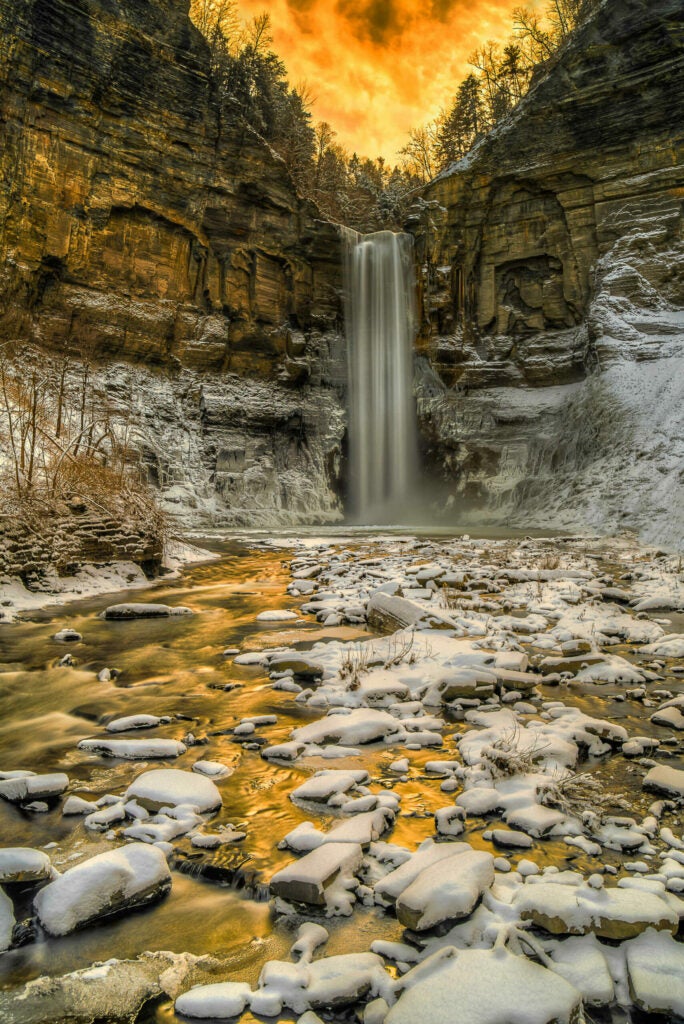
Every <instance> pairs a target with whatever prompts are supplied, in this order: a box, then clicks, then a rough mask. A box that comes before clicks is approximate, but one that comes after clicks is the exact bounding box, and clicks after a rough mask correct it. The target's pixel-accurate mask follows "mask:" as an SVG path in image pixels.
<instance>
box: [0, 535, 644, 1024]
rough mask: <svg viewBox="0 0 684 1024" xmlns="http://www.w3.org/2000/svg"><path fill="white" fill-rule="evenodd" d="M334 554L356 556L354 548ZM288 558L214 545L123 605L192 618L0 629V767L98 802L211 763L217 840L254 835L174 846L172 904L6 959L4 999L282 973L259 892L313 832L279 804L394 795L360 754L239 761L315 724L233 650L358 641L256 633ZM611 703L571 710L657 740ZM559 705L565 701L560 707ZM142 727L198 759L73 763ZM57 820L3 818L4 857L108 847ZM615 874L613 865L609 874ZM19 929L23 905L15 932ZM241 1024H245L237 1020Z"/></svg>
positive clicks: (428, 788) (547, 855)
mask: <svg viewBox="0 0 684 1024" xmlns="http://www.w3.org/2000/svg"><path fill="white" fill-rule="evenodd" d="M345 546H349V547H351V548H352V550H353V541H351V543H348V544H346V545H345ZM288 557H289V552H288V550H287V549H282V550H281V551H273V550H266V549H263V548H262V549H258V548H255V547H253V546H252V547H250V546H249V545H243V544H240V543H237V542H236V543H232V542H227V543H224V544H223V545H221V557H220V559H219V560H217V561H215V562H211V563H205V564H202V565H197V566H195V567H194V568H192V569H190V570H189V571H188V572H187V573H186V574H185V575H184V577H183V578H182V579H179V580H174V581H172V582H167V583H164V582H160V583H158V584H157V585H156V586H155V587H153V588H152V589H151V590H150V591H149V592H147V593H146V594H145V595H141V594H140V593H138V594H136V595H135V596H134V598H133V599H134V600H155V601H163V602H166V603H169V604H184V605H185V604H187V605H189V606H190V607H191V608H192V609H193V610H194V611H195V613H196V614H195V615H193V616H192V617H175V618H171V619H159V620H144V621H142V620H138V621H129V622H111V621H105V620H103V619H101V618H99V617H98V612H100V611H101V610H102V609H103V608H104V607H106V606H107V605H108V604H113V603H116V602H117V600H121V599H122V597H121V596H120V595H118V596H117V595H109V597H108V598H98V599H97V600H84V601H80V602H74V603H72V604H71V605H68V606H65V607H63V608H59V609H55V608H50V609H46V610H45V611H43V612H39V613H34V614H32V615H31V617H30V619H27V620H23V621H20V622H17V623H15V624H13V625H3V626H0V750H1V751H2V758H1V762H0V767H2V768H3V769H5V770H6V769H17V768H26V769H31V770H33V771H39V772H40V771H56V770H63V771H65V772H67V774H68V775H69V777H70V779H71V786H70V792H74V793H77V794H79V795H81V796H83V797H85V798H86V799H97V798H98V797H100V796H102V795H104V794H106V793H121V792H122V791H123V790H124V789H125V787H126V786H127V785H128V784H130V782H131V781H132V779H133V778H134V777H135V776H137V775H138V774H140V773H141V772H142V771H145V770H148V769H149V768H150V767H155V766H159V765H160V764H166V765H171V764H172V765H173V766H175V767H179V768H189V767H190V766H191V765H192V763H193V762H194V761H196V760H199V759H204V758H209V759H215V760H219V761H222V762H223V763H225V764H227V765H230V766H232V767H234V768H235V772H234V774H233V775H232V776H231V777H230V778H229V779H226V780H225V781H222V782H220V783H219V786H220V788H221V791H222V795H223V800H224V806H223V808H222V810H221V812H220V813H219V814H218V815H217V817H216V818H215V819H214V822H215V823H217V824H220V823H228V822H231V823H233V824H234V825H236V826H240V827H241V828H242V829H243V830H244V831H245V832H246V833H247V837H246V839H245V840H244V842H243V843H241V844H238V846H237V848H234V847H230V846H229V847H223V848H222V849H219V850H218V851H198V850H194V849H193V848H192V847H191V846H190V844H189V842H188V841H187V840H185V841H181V842H180V843H178V844H177V845H178V847H179V852H178V853H177V854H176V855H175V856H174V859H173V861H172V865H173V867H174V871H173V888H172V891H171V893H170V895H169V896H168V898H166V899H165V900H163V901H162V902H161V903H158V904H156V905H154V906H151V907H150V908H148V909H146V910H143V911H139V912H134V913H129V914H127V915H125V916H123V917H121V918H119V919H116V920H112V921H110V922H109V923H107V924H103V925H101V926H97V927H90V928H87V929H86V930H84V931H81V932H77V933H75V934H73V935H71V936H68V937H66V938H62V939H54V940H53V939H47V938H45V937H40V938H39V940H38V941H37V942H35V943H32V944H30V945H27V946H24V947H22V948H20V949H18V950H15V951H13V952H11V953H8V954H6V955H4V956H3V957H0V987H14V986H16V985H18V984H20V983H22V982H24V981H27V980H29V979H31V978H34V977H37V976H38V975H41V974H49V975H59V974H63V973H66V972H68V971H71V970H76V969H79V968H82V967H86V966H88V965H90V964H92V963H93V962H94V961H98V960H106V959H108V958H110V957H119V958H126V957H135V956H136V955H137V954H139V953H140V952H142V951H144V950H148V949H149V950H156V949H164V950H171V951H174V952H184V951H188V952H192V953H196V954H201V953H211V954H214V955H217V956H220V957H221V958H222V959H224V960H225V962H226V964H227V966H226V967H224V968H223V970H222V977H225V976H226V975H228V974H230V975H231V976H233V977H235V978H239V979H244V980H247V981H249V982H252V983H255V982H256V979H257V977H258V974H259V971H260V969H261V967H262V965H263V964H264V962H265V961H266V960H268V959H272V958H283V957H286V956H287V951H288V949H289V947H290V945H291V943H292V938H293V935H292V933H293V930H294V929H295V928H296V926H297V925H298V924H299V923H300V922H299V920H296V919H295V920H292V919H290V920H289V921H288V920H287V919H285V920H280V921H276V920H275V919H274V918H273V916H272V912H271V909H270V907H269V904H268V902H267V901H266V900H265V898H264V897H265V885H264V883H265V882H267V880H268V878H270V876H271V875H272V874H273V872H274V871H275V870H277V869H278V868H279V867H281V866H282V865H284V864H285V863H286V862H288V861H290V860H291V859H292V855H291V854H290V853H288V852H286V851H280V850H278V848H277V843H278V841H279V840H280V839H281V838H282V837H283V836H284V835H285V834H286V833H287V832H289V831H290V830H291V829H292V828H293V827H294V826H295V825H297V824H299V823H300V822H302V821H305V820H307V819H310V818H311V817H312V815H311V813H308V814H307V812H305V811H304V810H302V809H300V808H298V807H296V806H295V805H294V804H293V803H292V802H291V801H290V799H289V794H290V792H291V791H292V789H294V788H295V786H297V785H298V784H299V783H301V782H302V781H303V779H304V778H306V777H307V776H308V775H309V774H310V773H311V772H312V771H314V770H318V769H320V768H322V767H344V766H346V765H349V766H350V767H355V768H356V767H365V768H367V769H368V770H369V772H370V773H371V777H372V779H373V783H374V784H375V785H377V784H380V785H386V786H392V785H396V784H397V779H396V776H393V775H392V773H391V772H390V771H389V765H390V763H391V762H392V761H393V760H394V758H395V757H396V756H397V751H396V750H394V751H393V750H391V749H390V750H388V749H386V748H385V747H382V746H379V745H373V746H371V747H370V748H368V749H364V753H363V755H362V757H360V758H353V759H351V760H349V761H335V762H333V763H332V764H331V762H329V761H327V762H326V761H322V760H319V759H313V758H309V759H307V761H306V763H305V764H296V765H293V766H291V767H283V766H281V765H274V764H270V763H268V762H267V761H265V760H263V759H262V758H261V757H260V754H259V750H250V749H246V748H245V747H243V746H242V745H241V744H240V743H237V742H235V741H234V740H233V738H232V736H231V735H230V734H229V733H227V732H226V730H229V729H231V728H232V727H233V726H234V725H235V724H236V723H237V722H238V721H239V720H240V719H241V718H242V717H244V716H247V715H254V714H275V715H277V716H278V722H277V724H276V725H273V726H268V727H265V728H263V729H260V730H259V734H260V735H261V736H262V737H263V738H264V741H267V742H268V743H269V744H273V743H277V742H281V741H284V740H285V739H287V738H288V737H289V733H290V730H291V729H292V728H294V727H295V726H296V725H299V724H302V723H303V722H304V721H309V720H312V719H314V718H317V717H320V712H318V713H315V712H311V711H309V710H306V709H302V708H300V706H299V705H298V704H296V703H295V702H294V701H293V699H292V695H291V694H288V693H283V692H279V691H275V690H273V689H272V688H271V686H270V682H269V680H268V678H267V677H266V676H265V675H264V672H263V670H262V669H260V668H248V667H237V666H235V665H233V664H232V661H231V660H230V659H226V658H224V657H223V653H222V652H223V650H224V649H225V648H226V647H242V648H243V649H245V650H257V649H259V648H264V647H273V646H278V645H280V644H287V645H296V646H298V647H300V648H301V649H306V648H307V647H309V646H310V645H311V644H312V643H313V642H314V641H316V640H320V639H335V638H340V639H353V638H355V637H357V636H360V635H364V636H366V635H367V634H366V633H365V632H362V631H361V630H360V629H358V628H356V627H348V626H347V627H336V628H328V629H323V628H322V627H320V626H319V625H318V624H317V623H316V622H315V621H313V620H311V619H300V620H298V621H297V622H295V623H294V624H293V625H291V624H289V623H287V624H286V625H285V626H283V623H278V624H270V625H267V624H264V625H263V626H260V625H259V623H257V622H256V615H257V614H258V613H259V612H260V611H263V610H265V609H268V608H293V609H296V608H297V607H298V605H299V604H301V598H298V599H295V598H289V597H288V596H287V595H286V592H285V588H286V586H287V583H288V582H289V574H288V570H287V563H286V560H287V558H288ZM128 599H130V596H128ZM65 625H69V626H71V627H73V628H75V629H77V630H78V631H79V632H80V633H82V634H83V641H82V643H79V644H76V645H70V646H69V647H68V650H70V651H71V653H72V654H73V655H74V657H75V658H76V659H77V662H78V664H77V666H76V667H75V668H64V667H58V665H57V662H58V660H59V659H60V657H61V656H62V655H63V654H64V653H65V649H67V648H65V645H64V644H59V643H57V642H55V641H54V640H53V639H52V636H53V634H54V633H55V632H56V631H57V629H59V628H62V627H63V626H65ZM105 666H108V667H116V668H119V669H121V670H122V674H121V677H120V678H119V679H118V680H117V683H116V684H115V683H102V682H99V681H98V680H97V674H96V673H97V672H99V671H100V669H102V668H103V667H105ZM619 689H620V688H619V687H602V688H594V689H593V690H591V688H587V690H586V692H584V693H574V692H573V695H572V698H570V700H571V702H572V703H579V704H580V705H581V706H582V707H583V708H584V709H585V710H587V711H588V712H590V713H591V714H597V715H600V716H602V717H605V716H609V717H612V718H615V719H620V720H621V721H622V722H623V724H624V725H625V726H626V727H627V728H628V729H629V730H630V732H635V733H641V734H643V733H644V732H646V731H650V732H652V731H653V728H654V727H653V726H652V725H651V723H650V722H649V721H648V718H647V717H646V716H645V714H644V709H643V708H642V707H641V705H636V704H634V703H633V702H624V703H621V704H616V703H615V702H614V701H613V700H612V697H613V695H614V694H615V693H616V692H618V690H619ZM546 695H547V696H549V697H558V695H559V693H558V690H547V691H546ZM561 697H562V699H564V700H568V699H569V698H568V695H567V694H566V693H565V692H564V693H563V694H561ZM145 712H147V713H152V714H156V715H169V716H173V720H172V722H171V723H170V724H168V725H165V726H161V727H160V728H159V729H155V730H153V731H148V732H146V733H142V734H139V735H147V736H152V735H153V736H155V737H156V736H163V737H168V738H175V739H182V738H184V737H185V736H186V734H187V733H188V732H189V731H191V732H192V733H193V734H194V735H195V737H196V738H198V739H201V740H207V741H208V742H207V744H206V745H200V746H191V747H189V749H188V751H187V753H186V754H184V755H183V756H182V757H180V758H179V759H177V760H176V761H174V762H149V763H141V762H130V761H121V760H115V759H107V758H102V757H99V756H96V755H91V754H87V753H85V752H83V751H79V750H78V749H77V743H78V742H79V740H81V739H83V738H85V737H87V736H95V735H102V732H103V724H104V723H105V722H106V721H107V720H109V719H110V718H113V717H115V716H116V717H118V716H121V715H128V714H137V713H145ZM453 731H454V730H453V728H452V729H449V728H448V727H447V729H446V730H445V746H444V749H443V751H442V752H437V751H435V750H434V749H432V750H424V751H421V752H420V753H416V752H414V753H413V754H412V758H411V760H412V772H411V777H410V779H409V780H408V781H407V782H402V783H401V787H400V790H399V791H400V792H401V795H402V813H401V814H400V815H399V816H398V818H397V822H396V826H395V828H394V831H393V833H392V835H391V838H390V841H392V842H395V843H399V844H402V845H405V846H408V847H410V848H415V846H416V844H417V843H418V842H420V841H421V840H422V839H424V838H426V837H428V836H430V835H432V834H433V829H434V823H433V817H432V815H433V814H434V811H435V810H436V809H437V808H439V807H441V806H444V805H445V804H446V803H448V802H450V800H451V799H452V797H450V796H447V795H446V794H444V793H442V792H441V791H440V788H439V780H437V781H435V779H434V778H432V779H427V778H426V777H425V776H424V775H423V774H421V771H420V769H421V767H422V765H423V764H424V762H425V761H427V760H432V759H434V758H435V757H448V756H453V741H452V739H451V733H452V732H453ZM128 735H129V736H130V735H131V734H128ZM595 767H596V770H598V771H605V772H610V773H612V775H611V784H615V785H616V786H617V787H618V788H619V789H623V790H627V791H628V792H630V794H631V796H632V797H633V798H634V801H635V805H636V804H638V803H640V802H641V803H643V802H644V800H645V797H644V796H642V794H641V792H640V787H639V783H640V777H639V776H636V777H635V778H634V777H632V775H631V774H630V772H631V771H632V769H631V768H630V766H629V765H628V764H627V763H626V762H625V761H624V760H623V759H622V758H611V759H610V761H609V762H607V763H606V764H604V765H601V764H600V763H599V762H597V763H596V766H595ZM645 802H646V803H647V802H648V800H645ZM60 804H61V801H59V802H58V804H57V806H55V807H53V808H52V809H51V810H50V811H49V812H48V813H44V814H30V813H29V812H26V811H22V810H21V809H19V808H17V807H15V806H13V805H11V804H8V803H5V802H4V801H0V840H1V841H0V845H3V846H8V845H17V846H19V845H26V846H34V847H39V848H40V847H43V846H45V845H46V844H52V843H55V844H56V846H55V847H52V848H51V849H50V854H51V857H52V858H53V861H54V863H55V864H56V865H57V866H58V867H60V868H62V869H64V868H67V867H69V866H70V865H71V864H75V863H79V861H80V860H81V858H84V857H87V856H92V855H93V854H95V853H98V852H101V851H103V850H105V849H112V843H111V841H109V840H107V839H105V838H104V837H103V836H102V835H101V834H98V833H92V832H88V831H87V830H86V829H85V827H84V825H83V823H82V821H81V820H79V819H75V818H73V817H69V818H63V817H62V815H61V810H60ZM641 810H642V813H643V810H644V809H643V808H642V809H641ZM315 821H316V825H317V826H318V827H323V828H325V827H328V825H329V824H330V822H331V821H332V819H331V818H329V817H325V816H319V817H317V818H316V819H315ZM487 827H491V822H489V823H488V822H484V821H477V820H475V821H472V822H471V823H470V826H469V835H468V839H469V841H470V842H471V843H472V844H473V845H474V846H480V845H481V846H483V847H485V846H486V844H485V842H484V840H482V838H481V833H482V832H483V831H484V830H485V829H486V828H487ZM583 858H584V855H583V854H582V853H581V852H580V851H578V850H570V849H569V848H568V847H567V846H564V845H563V844H561V843H558V842H546V843H543V844H542V843H540V844H539V845H538V847H537V848H536V849H535V859H536V860H538V861H539V863H540V864H543V863H549V862H553V863H557V864H559V865H561V866H567V865H570V864H572V863H574V864H577V865H582V862H583ZM610 858H611V854H610V853H609V852H607V853H606V859H607V860H610ZM17 909H18V910H20V908H17ZM29 912H30V911H29V906H28V905H27V907H26V908H25V910H24V914H22V913H21V912H19V913H18V914H17V918H18V919H19V918H20V917H22V916H25V915H28V913H29ZM325 924H326V927H328V928H329V929H330V931H331V940H330V943H329V945H328V948H327V952H328V953H337V952H351V951H354V950H358V951H366V950H367V949H368V948H369V945H370V943H371V942H372V940H373V939H375V938H384V939H388V940H396V939H399V938H400V935H401V931H402V929H401V927H400V925H399V924H398V923H397V921H396V919H395V918H394V917H392V916H391V915H387V914H385V913H383V912H382V911H381V910H379V909H364V908H357V909H355V911H354V914H353V915H352V917H351V918H337V919H333V920H330V921H326V922H325ZM151 1012H153V1016H151V1017H149V1018H146V1020H147V1019H149V1020H150V1021H151V1020H156V1021H158V1022H161V1021H164V1022H169V1021H172V1020H175V1019H176V1018H175V1017H174V1014H173V1009H172V1005H171V1003H170V1002H169V1001H168V1000H167V1001H165V1002H163V1003H161V1004H160V1005H159V1006H158V1007H156V1008H155V1009H154V1011H151ZM249 1019H250V1018H249V1015H248V1016H247V1017H246V1018H245V1020H249ZM282 1019H286V1018H282Z"/></svg>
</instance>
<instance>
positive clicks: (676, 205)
mask: <svg viewBox="0 0 684 1024" xmlns="http://www.w3.org/2000/svg"><path fill="white" fill-rule="evenodd" d="M682 17H683V11H682V6H681V4H680V3H679V2H678V0H607V2H605V3H604V4H603V5H602V6H601V7H600V9H599V10H598V12H597V14H596V15H595V16H594V18H593V19H592V20H591V21H590V22H589V23H588V24H587V25H585V26H584V27H583V28H582V29H581V30H580V31H579V33H578V34H577V36H576V37H575V38H574V39H572V40H571V41H570V42H569V43H568V44H566V45H565V47H564V48H563V49H562V50H561V51H560V52H559V53H558V54H557V55H556V57H555V58H554V60H553V63H552V65H551V66H548V67H543V68H542V69H540V71H539V72H538V74H537V81H536V84H534V85H533V87H532V89H531V91H530V93H529V95H528V96H527V97H526V99H525V100H524V101H523V102H522V103H521V104H520V106H519V108H518V109H517V110H516V111H515V112H514V114H513V115H512V117H511V118H510V119H509V120H508V121H507V122H504V123H502V124H501V125H500V126H498V127H497V128H496V129H495V130H494V131H493V132H492V133H491V134H490V136H489V137H488V138H486V139H485V140H484V141H483V142H482V143H481V144H480V145H479V146H478V147H477V148H476V149H475V150H474V151H473V152H472V153H471V154H470V155H469V156H468V157H466V158H465V160H463V161H461V162H460V163H459V164H455V165H454V166H453V167H452V168H451V169H450V171H448V172H447V173H445V174H443V175H442V176H441V177H440V178H438V179H437V181H436V182H435V183H434V184H433V185H431V186H430V187H429V188H428V190H427V193H426V196H425V200H426V201H427V204H428V205H425V204H423V205H422V206H421V207H420V208H417V209H416V211H415V216H414V217H413V219H412V223H411V227H412V230H414V231H415V233H416V234H417V236H418V238H419V247H420V253H421V256H422V257H423V259H424V260H426V261H427V262H428V264H429V266H428V273H427V275H426V276H424V279H423V283H422V289H423V305H424V311H425V315H424V323H423V329H422V333H421V338H420V341H419V349H420V352H421V354H422V355H423V356H424V357H425V358H424V359H423V360H422V361H421V374H420V376H421V383H420V387H419V396H420V397H419V402H420V411H421V414H422V417H421V418H422V426H423V430H424V433H425V436H426V444H427V446H428V448H429V449H430V450H431V452H432V455H433V457H434V459H435V462H436V463H437V464H438V465H439V466H440V468H441V471H442V473H443V475H444V476H446V477H447V478H448V479H449V488H450V490H451V493H452V494H453V495H454V498H455V499H456V503H457V504H462V503H463V502H464V501H467V500H468V499H470V500H471V501H473V502H475V503H477V504H483V505H485V506H486V507H487V508H488V509H489V511H490V513H491V514H492V515H493V516H494V517H498V518H500V519H506V521H510V516H511V514H517V515H518V516H519V521H520V522H521V523H523V522H524V523H527V524H529V523H530V521H531V520H532V521H534V519H537V520H539V522H540V523H541V522H542V521H544V522H546V523H548V522H549V521H552V520H553V519H554V517H555V519H556V521H558V522H559V523H561V522H562V523H563V524H565V525H571V524H572V523H573V522H582V521H584V522H586V521H589V522H591V523H593V524H594V525H596V526H605V525H606V524H608V525H617V524H619V523H622V524H623V525H634V526H637V527H640V528H641V527H644V526H646V528H647V530H648V531H649V532H650V536H652V537H654V538H655V537H660V538H662V539H665V540H673V539H676V537H677V535H679V536H681V533H682V526H683V525H684V523H683V522H682V513H681V507H682V501H681V497H682V492H681V481H679V480H678V478H677V472H678V469H677V466H678V465H679V466H680V465H681V459H682V458H684V420H683V418H682V407H683V406H684V401H683V399H684V395H682V374H683V372H684V345H683V344H682V333H683V332H684V315H683V314H682V311H681V307H682V305H684V275H683V274H682V266H683V261H682V238H681V231H682V218H681V213H682V198H683V196H684V170H683V168H682V134H683V126H684V75H683V74H682V72H683V66H684V58H683V54H682V47H681V33H682ZM677 381H679V384H678V386H677V384H676V382H677ZM673 383H674V385H675V387H674V391H673V389H672V386H671V385H672V384H673ZM664 438H667V442H666V444H667V449H666V450H664V447H663V440H664ZM640 461H641V464H640ZM649 467H650V468H649ZM654 467H655V468H654ZM677 499H679V509H680V511H679V512H677V511H676V506H677ZM673 506H674V508H673Z"/></svg>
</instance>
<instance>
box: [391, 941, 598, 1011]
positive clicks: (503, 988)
mask: <svg viewBox="0 0 684 1024" xmlns="http://www.w3.org/2000/svg"><path fill="white" fill-rule="evenodd" d="M400 987H401V989H403V991H402V992H401V995H400V997H399V999H398V1001H397V1003H396V1005H395V1006H393V1007H392V1009H391V1010H390V1011H389V1013H388V1014H387V1016H386V1017H385V1024H417V1022H418V1021H429V1022H430V1024H454V1021H456V1020H458V1021H463V1022H466V1021H467V1022H468V1024H571V1022H574V1021H578V1020H579V1019H580V1016H579V1014H580V1006H581V1001H582V996H581V994H580V992H578V990H577V989H576V988H575V987H574V985H571V984H570V983H569V982H567V981H566V980H565V979H564V978H561V977H560V976H559V975H557V974H555V973H554V972H553V971H550V970H547V968H545V967H541V966H540V965H539V964H535V963H532V962H531V961H530V960H528V959H527V958H526V957H524V956H516V955H515V954H513V953H511V952H509V951H508V950H507V949H504V948H498V949H468V950H465V951H463V952H459V951H458V950H456V949H455V948H454V947H453V946H447V947H446V948H445V949H442V950H440V951H439V952H438V953H435V954H434V955H433V956H432V957H429V958H428V959H427V960H426V961H424V962H423V963H422V964H419V965H418V966H417V967H415V968H413V970H411V971H409V972H408V974H406V975H405V976H404V977H403V978H402V979H401V982H400Z"/></svg>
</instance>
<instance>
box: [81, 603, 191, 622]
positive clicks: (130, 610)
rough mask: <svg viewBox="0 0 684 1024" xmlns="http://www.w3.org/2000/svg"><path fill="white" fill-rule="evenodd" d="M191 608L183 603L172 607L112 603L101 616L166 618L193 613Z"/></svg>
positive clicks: (104, 617)
mask: <svg viewBox="0 0 684 1024" xmlns="http://www.w3.org/2000/svg"><path fill="white" fill-rule="evenodd" d="M192 614H193V611H192V609H191V608H185V607H183V606H182V605H176V606H175V607H171V606H170V605H168V604H142V603H140V604H133V603H128V604H112V605H110V606H109V608H105V610H104V611H103V612H102V615H101V617H102V618H103V619H113V620H128V619H164V618H169V617H170V616H175V615H192Z"/></svg>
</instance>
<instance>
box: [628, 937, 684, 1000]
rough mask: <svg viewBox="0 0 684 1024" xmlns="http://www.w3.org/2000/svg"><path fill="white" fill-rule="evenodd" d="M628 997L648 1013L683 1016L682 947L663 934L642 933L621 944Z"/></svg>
mask: <svg viewBox="0 0 684 1024" xmlns="http://www.w3.org/2000/svg"><path fill="white" fill-rule="evenodd" d="M625 949H626V956H627V968H628V971H629V982H630V989H631V993H632V998H633V1000H634V1002H635V1003H636V1005H637V1006H638V1007H639V1008H640V1009H641V1010H645V1011H647V1012H649V1013H666V1014H668V1016H672V1017H683V1016H684V946H682V944H681V942H676V941H675V940H674V939H673V938H672V936H671V935H668V934H667V933H665V932H657V931H652V930H649V931H645V932H643V933H642V934H641V935H639V936H638V938H636V939H633V940H632V941H631V942H628V943H626V944H625Z"/></svg>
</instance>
